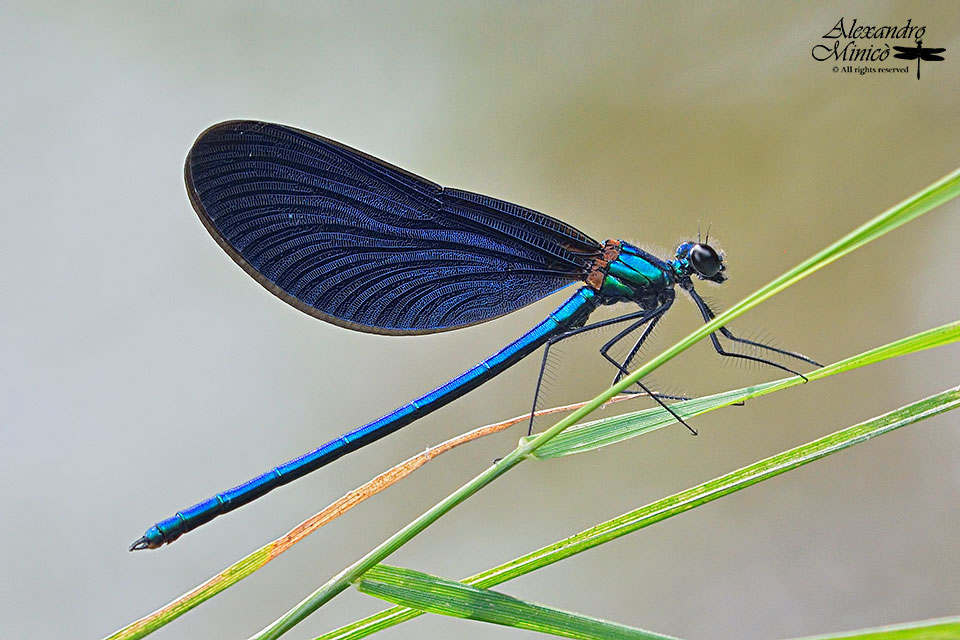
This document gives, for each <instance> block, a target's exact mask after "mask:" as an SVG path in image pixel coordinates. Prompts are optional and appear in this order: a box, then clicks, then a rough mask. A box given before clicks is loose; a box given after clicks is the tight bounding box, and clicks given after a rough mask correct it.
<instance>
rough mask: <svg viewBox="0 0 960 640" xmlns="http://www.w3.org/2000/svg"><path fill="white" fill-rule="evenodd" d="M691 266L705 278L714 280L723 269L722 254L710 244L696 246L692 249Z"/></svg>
mask: <svg viewBox="0 0 960 640" xmlns="http://www.w3.org/2000/svg"><path fill="white" fill-rule="evenodd" d="M690 264H692V265H693V268H694V269H695V270H696V272H697V273H698V274H700V275H701V276H703V277H704V278H712V277H713V276H715V275H717V273H719V272H720V269H721V268H723V262H722V261H721V259H720V254H719V253H717V252H716V250H714V248H713V247H711V246H710V245H708V244H695V245H693V247H692V248H691V249H690Z"/></svg>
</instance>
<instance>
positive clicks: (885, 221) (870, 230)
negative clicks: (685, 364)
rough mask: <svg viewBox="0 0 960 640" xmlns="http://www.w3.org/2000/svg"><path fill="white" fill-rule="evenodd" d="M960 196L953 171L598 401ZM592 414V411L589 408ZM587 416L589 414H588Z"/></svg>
mask: <svg viewBox="0 0 960 640" xmlns="http://www.w3.org/2000/svg"><path fill="white" fill-rule="evenodd" d="M958 195H960V169H956V170H954V171H953V172H952V173H949V174H947V175H946V176H944V177H943V178H941V179H940V180H937V181H936V182H934V183H933V184H931V185H930V186H928V187H927V188H925V189H923V190H921V191H918V192H917V193H915V194H914V195H912V196H910V197H909V198H907V199H906V200H904V201H902V202H900V203H898V204H896V205H894V206H893V207H891V208H889V209H887V210H886V211H884V212H883V213H881V214H880V215H878V216H876V217H875V218H872V219H871V220H869V221H867V222H866V223H864V224H863V225H861V226H859V227H857V228H856V229H854V230H853V231H851V232H850V233H848V234H847V235H845V236H844V237H842V238H840V239H839V240H837V241H836V242H834V243H833V244H831V245H830V246H828V247H827V248H825V249H823V250H822V251H820V252H818V253H816V254H815V255H813V256H811V257H809V258H807V259H806V260H804V261H803V262H801V263H800V264H798V265H797V266H795V267H794V268H792V269H790V270H789V271H787V272H786V273H784V274H783V275H781V276H780V277H778V278H775V279H774V280H772V281H770V282H769V283H767V284H766V285H765V286H763V287H761V288H759V289H757V290H756V291H754V292H753V293H752V294H750V295H749V296H747V297H746V298H744V299H743V300H741V301H740V302H738V303H737V304H735V305H733V306H732V307H730V308H729V309H727V310H726V311H724V312H723V313H720V314H718V315H717V316H716V317H715V318H714V319H713V320H711V321H710V322H708V323H706V324H704V325H703V326H701V327H700V328H699V329H697V330H696V331H694V332H693V333H691V334H690V335H688V336H687V337H685V338H683V339H682V340H680V342H677V343H676V344H675V345H673V346H672V347H670V348H669V349H667V350H666V351H664V352H663V353H661V354H660V355H658V356H656V357H655V358H653V359H651V360H649V361H647V362H646V363H645V364H644V365H643V366H641V367H639V368H638V369H637V370H636V371H634V372H633V373H631V374H630V375H628V376H625V377H624V378H623V379H622V380H621V381H620V382H618V383H617V384H615V385H613V386H612V387H610V388H609V389H608V390H607V391H605V392H604V393H602V394H601V395H600V396H599V398H602V399H603V401H604V402H605V401H606V400H609V399H610V398H612V397H613V396H615V395H617V394H618V393H621V392H622V391H624V390H625V389H628V388H630V387H631V386H633V385H634V384H635V383H636V382H637V381H638V380H640V379H641V378H644V377H646V376H647V375H649V374H650V373H652V372H653V371H654V370H655V369H657V368H658V367H660V366H662V365H663V364H665V363H666V362H668V361H670V360H672V359H673V358H675V357H676V356H678V355H679V354H680V353H682V352H683V351H685V350H687V349H689V348H690V347H691V346H693V345H694V344H695V343H696V342H698V341H699V340H702V339H703V338H705V337H707V336H708V335H710V334H711V333H713V332H714V331H716V330H717V329H719V328H720V327H723V326H724V325H726V324H727V323H729V322H730V321H731V320H733V319H734V318H737V317H739V316H741V315H743V314H744V313H746V312H747V311H749V310H750V309H752V308H754V307H756V306H757V305H758V304H760V303H761V302H763V301H764V300H767V299H768V298H770V297H772V296H774V295H776V294H778V293H780V292H781V291H783V290H784V289H786V288H787V287H789V286H790V285H793V284H796V283H797V282H799V281H800V280H802V279H803V278H806V277H807V276H809V275H810V274H812V273H814V272H816V271H818V270H820V269H822V268H823V267H825V266H827V265H828V264H830V263H832V262H835V261H836V260H838V259H840V258H842V257H843V256H845V255H847V254H848V253H850V252H851V251H854V250H855V249H858V248H860V247H862V246H863V245H865V244H867V243H868V242H871V241H873V240H876V239H877V238H879V237H880V236H883V235H884V234H887V233H889V232H890V231H893V230H894V229H896V228H897V227H899V226H901V225H903V224H906V223H907V222H909V221H911V220H913V219H915V218H918V217H919V216H921V215H923V214H924V213H927V212H928V211H930V210H931V209H933V208H935V207H937V206H939V205H941V204H943V203H944V202H947V201H948V200H951V199H953V198H955V197H957V196H958ZM591 411H592V409H591ZM587 413H589V411H588V412H587Z"/></svg>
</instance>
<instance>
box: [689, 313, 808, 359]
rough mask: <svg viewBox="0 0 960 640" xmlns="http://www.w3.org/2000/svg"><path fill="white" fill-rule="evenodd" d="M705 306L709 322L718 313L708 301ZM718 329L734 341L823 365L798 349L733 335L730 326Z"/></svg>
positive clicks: (705, 317)
mask: <svg viewBox="0 0 960 640" xmlns="http://www.w3.org/2000/svg"><path fill="white" fill-rule="evenodd" d="M697 297H698V298H699V296H697ZM701 302H703V299H702V298H701ZM698 306H699V305H698ZM703 306H704V308H705V309H706V315H705V316H704V319H705V320H706V321H707V322H709V321H710V320H713V319H714V318H715V317H716V315H715V314H714V313H713V309H711V308H710V307H708V306H707V304H706V302H704V304H703ZM700 311H701V313H703V312H704V309H703V308H702V309H701V310H700ZM707 316H709V318H707ZM718 331H719V332H720V333H722V334H723V337H725V338H726V339H727V340H732V341H733V342H739V343H741V344H748V345H750V346H751V347H758V348H760V349H766V350H768V351H773V352H775V353H779V354H781V355H784V356H789V357H791V358H796V359H797V360H803V361H804V362H809V363H810V364H812V365H814V366H815V367H822V366H823V365H822V364H820V363H819V362H817V361H816V360H814V359H813V358H808V357H807V356H805V355H803V354H802V353H797V352H796V351H787V350H786V349H779V348H777V347H774V346H771V345H769V344H763V343H762V342H756V341H754V340H747V339H746V338H741V337H739V336H735V335H733V332H732V331H730V329H728V328H726V327H720V329H718Z"/></svg>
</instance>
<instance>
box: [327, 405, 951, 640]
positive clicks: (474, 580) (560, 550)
mask: <svg viewBox="0 0 960 640" xmlns="http://www.w3.org/2000/svg"><path fill="white" fill-rule="evenodd" d="M958 407H960V386H958V387H953V388H951V389H948V390H946V391H943V392H941V393H938V394H936V395H933V396H930V397H929V398H925V399H923V400H919V401H917V402H913V403H911V404H908V405H906V406H904V407H901V408H900V409H896V410H894V411H891V412H889V413H886V414H883V415H881V416H878V417H875V418H872V419H870V420H867V421H866V422H862V423H860V424H857V425H854V426H851V427H847V428H846V429H842V430H840V431H837V432H835V433H831V434H829V435H826V436H824V437H822V438H818V439H816V440H813V441H811V442H809V443H807V444H804V445H801V446H799V447H795V448H793V449H789V450H787V451H784V452H783V453H779V454H777V455H775V456H772V457H769V458H766V459H764V460H761V461H759V462H756V463H754V464H751V465H748V466H746V467H743V468H742V469H738V470H736V471H733V472H731V473H728V474H725V475H723V476H720V477H718V478H715V479H713V480H710V481H708V482H704V483H703V484H700V485H697V486H695V487H692V488H690V489H687V490H686V491H681V492H680V493H676V494H673V495H671V496H667V497H665V498H662V499H660V500H657V501H655V502H651V503H650V504H647V505H645V506H643V507H640V508H639V509H635V510H633V511H630V512H628V513H625V514H623V515H621V516H618V517H616V518H613V519H612V520H608V521H606V522H604V523H601V524H598V525H596V526H595V527H591V528H590V529H587V530H586V531H583V532H581V533H578V534H576V535H573V536H570V537H569V538H566V539H564V540H560V541H559V542H555V543H554V544H552V545H549V546H546V547H542V548H540V549H538V550H536V551H533V552H531V553H528V554H526V555H524V556H521V557H520V558H517V559H515V560H512V561H510V562H507V563H505V564H502V565H500V566H498V567H494V568H492V569H489V570H487V571H484V572H483V573H479V574H476V575H474V576H471V577H470V578H467V579H466V580H464V581H463V582H464V583H466V584H469V585H472V586H476V587H481V588H489V587H492V586H495V585H498V584H502V583H504V582H506V581H508V580H512V579H514V578H517V577H519V576H522V575H526V574H528V573H530V572H532V571H535V570H537V569H540V568H542V567H545V566H547V565H550V564H553V563H554V562H559V561H560V560H563V559H565V558H569V557H570V556H573V555H577V554H579V553H582V552H584V551H586V550H588V549H592V548H593V547H596V546H599V545H601V544H604V543H606V542H610V541H612V540H616V539H617V538H620V537H622V536H624V535H627V534H628V533H633V532H634V531H638V530H640V529H643V528H645V527H649V526H650V525H652V524H655V523H657V522H660V521H661V520H666V519H667V518H670V517H672V516H675V515H678V514H680V513H683V512H685V511H688V510H690V509H693V508H694V507H697V506H700V505H701V504H706V503H708V502H712V501H714V500H716V499H718V498H722V497H723V496H726V495H729V494H731V493H734V492H736V491H740V490H741V489H745V488H747V487H749V486H751V485H754V484H757V483H758V482H762V481H764V480H767V479H769V478H773V477H775V476H778V475H780V474H782V473H785V472H787V471H790V470H792V469H796V468H798V467H801V466H804V465H806V464H809V463H811V462H813V461H815V460H819V459H821V458H823V457H825V456H828V455H830V454H833V453H836V452H838V451H842V450H844V449H846V448H848V447H852V446H853V445H855V444H859V443H861V442H864V441H866V440H869V439H870V438H874V437H876V436H879V435H882V434H885V433H889V432H890V431H893V430H895V429H899V428H900V427H904V426H906V425H909V424H913V423H915V422H919V421H921V420H924V419H926V418H930V417H933V416H936V415H939V414H941V413H944V412H946V411H950V410H952V409H956V408H958ZM418 615H420V612H419V611H416V610H413V609H409V608H405V607H394V608H392V609H388V610H386V611H381V612H379V613H377V614H374V615H372V616H369V617H367V618H364V619H363V620H359V621H357V622H354V623H352V624H350V625H347V626H345V627H341V628H339V629H336V630H334V631H331V632H329V633H327V634H325V635H323V636H320V638H319V639H318V640H335V639H336V640H346V639H348V638H349V639H356V638H363V637H366V636H368V635H370V634H371V633H373V632H375V631H379V630H381V629H385V628H387V627H390V626H393V625H395V624H398V623H400V622H403V621H405V620H410V619H412V618H415V617H417V616H418Z"/></svg>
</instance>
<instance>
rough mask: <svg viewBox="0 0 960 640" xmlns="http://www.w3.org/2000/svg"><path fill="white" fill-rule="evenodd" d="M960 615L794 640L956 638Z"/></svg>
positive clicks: (936, 639)
mask: <svg viewBox="0 0 960 640" xmlns="http://www.w3.org/2000/svg"><path fill="white" fill-rule="evenodd" d="M957 638H960V617H956V618H937V619H935V620H920V621H917V622H905V623H903V624H892V625H888V626H883V627H874V628H872V629H860V630H859V631H846V632H844V633H830V634H827V635H823V636H807V637H804V638H797V639H796V640H957Z"/></svg>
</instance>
